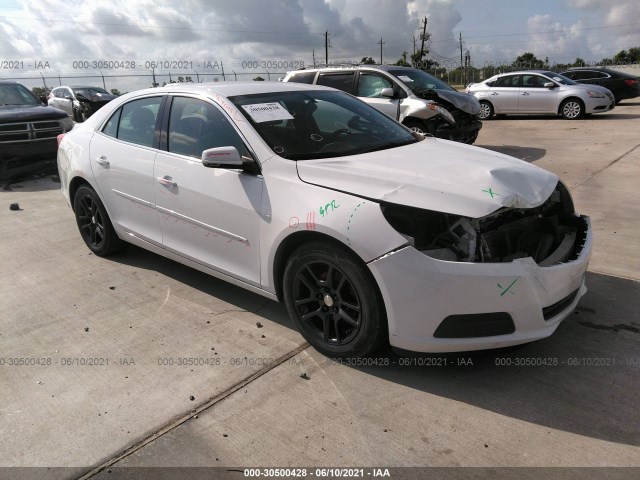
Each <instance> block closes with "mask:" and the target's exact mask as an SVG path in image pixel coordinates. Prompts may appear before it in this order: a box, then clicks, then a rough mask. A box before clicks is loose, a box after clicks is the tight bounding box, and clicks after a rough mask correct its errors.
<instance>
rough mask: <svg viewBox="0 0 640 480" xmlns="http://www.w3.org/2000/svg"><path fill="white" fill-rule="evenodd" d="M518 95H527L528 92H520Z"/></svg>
mask: <svg viewBox="0 0 640 480" xmlns="http://www.w3.org/2000/svg"><path fill="white" fill-rule="evenodd" d="M520 95H529V92H522V93H521V94H520Z"/></svg>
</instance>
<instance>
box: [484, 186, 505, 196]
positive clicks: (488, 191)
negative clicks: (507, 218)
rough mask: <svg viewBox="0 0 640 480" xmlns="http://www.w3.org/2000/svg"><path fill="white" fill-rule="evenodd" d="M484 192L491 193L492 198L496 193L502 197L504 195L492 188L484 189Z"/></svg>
mask: <svg viewBox="0 0 640 480" xmlns="http://www.w3.org/2000/svg"><path fill="white" fill-rule="evenodd" d="M482 191H483V192H487V193H488V194H489V195H491V198H494V197H495V196H496V195H497V196H499V197H501V196H502V195H500V194H499V193H496V192H494V191H493V190H491V188H487V189H486V190H482Z"/></svg>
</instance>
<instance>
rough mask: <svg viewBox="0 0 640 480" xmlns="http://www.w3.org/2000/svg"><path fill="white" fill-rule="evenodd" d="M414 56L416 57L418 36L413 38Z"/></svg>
mask: <svg viewBox="0 0 640 480" xmlns="http://www.w3.org/2000/svg"><path fill="white" fill-rule="evenodd" d="M413 56H414V57H415V56H416V36H415V35H414V36H413Z"/></svg>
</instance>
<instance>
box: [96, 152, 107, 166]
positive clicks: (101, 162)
mask: <svg viewBox="0 0 640 480" xmlns="http://www.w3.org/2000/svg"><path fill="white" fill-rule="evenodd" d="M96 163H98V164H99V165H100V166H101V167H104V168H109V160H107V157H105V156H104V155H101V156H99V157H96Z"/></svg>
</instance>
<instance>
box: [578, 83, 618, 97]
mask: <svg viewBox="0 0 640 480" xmlns="http://www.w3.org/2000/svg"><path fill="white" fill-rule="evenodd" d="M567 86H568V87H569V88H576V87H577V88H579V89H581V90H584V91H587V90H592V91H594V92H600V93H605V94H607V93H608V94H609V95H613V94H612V93H611V90H609V89H608V88H607V87H603V86H602V85H593V84H590V83H579V84H577V85H567Z"/></svg>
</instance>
